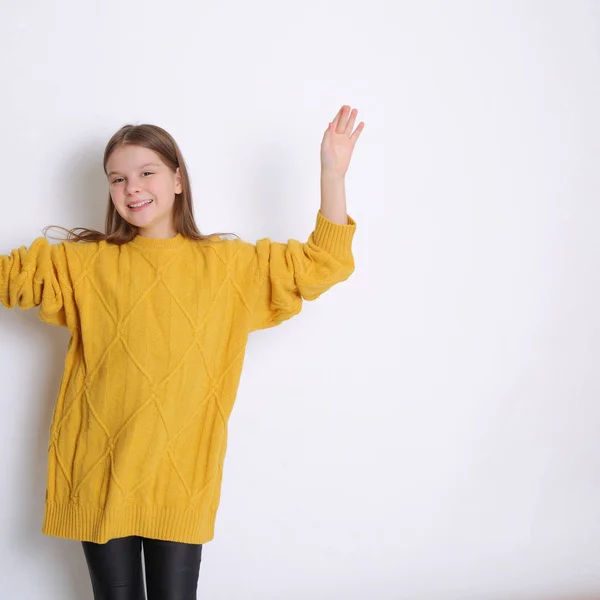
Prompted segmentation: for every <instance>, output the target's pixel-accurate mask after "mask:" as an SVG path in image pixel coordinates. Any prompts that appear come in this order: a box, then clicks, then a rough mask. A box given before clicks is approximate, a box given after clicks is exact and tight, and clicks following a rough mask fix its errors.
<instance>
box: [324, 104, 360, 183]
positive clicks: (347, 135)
mask: <svg viewBox="0 0 600 600" xmlns="http://www.w3.org/2000/svg"><path fill="white" fill-rule="evenodd" d="M357 114H358V110H357V109H356V108H353V109H352V110H350V107H349V106H348V105H347V104H344V106H342V108H340V110H339V111H338V113H337V115H336V116H335V117H334V119H333V121H332V122H331V123H329V127H327V129H326V130H325V134H324V135H323V141H322V142H321V170H322V171H323V172H324V173H326V174H331V175H334V176H338V177H344V176H345V175H346V171H348V167H349V166H350V158H351V157H352V152H353V151H354V146H355V144H356V140H358V137H359V135H360V134H361V132H362V130H363V129H364V127H365V124H364V123H363V122H362V121H361V122H360V123H359V124H358V127H357V128H356V129H355V130H354V131H352V129H353V127H354V123H355V121H356V115H357Z"/></svg>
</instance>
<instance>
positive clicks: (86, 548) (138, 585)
mask: <svg viewBox="0 0 600 600" xmlns="http://www.w3.org/2000/svg"><path fill="white" fill-rule="evenodd" d="M82 545H83V552H84V554H85V559H86V561H87V565H88V570H89V572H90V577H91V579H92V589H93V590H94V600H146V595H145V593H144V581H143V575H142V557H141V550H142V540H141V538H139V537H137V536H129V537H123V538H115V539H112V540H109V541H108V542H106V544H95V543H93V542H82Z"/></svg>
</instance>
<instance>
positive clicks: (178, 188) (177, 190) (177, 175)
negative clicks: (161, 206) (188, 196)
mask: <svg viewBox="0 0 600 600" xmlns="http://www.w3.org/2000/svg"><path fill="white" fill-rule="evenodd" d="M181 192H183V185H182V183H181V171H180V170H179V167H177V169H176V170H175V193H176V194H181Z"/></svg>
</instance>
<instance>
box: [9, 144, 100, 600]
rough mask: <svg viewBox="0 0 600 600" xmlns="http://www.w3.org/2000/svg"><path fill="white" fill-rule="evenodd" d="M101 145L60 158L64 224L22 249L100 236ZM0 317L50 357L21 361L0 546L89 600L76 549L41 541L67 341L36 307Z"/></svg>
mask: <svg viewBox="0 0 600 600" xmlns="http://www.w3.org/2000/svg"><path fill="white" fill-rule="evenodd" d="M107 139H108V137H107ZM105 143H106V140H102V141H97V142H96V143H94V144H91V145H88V146H84V147H81V146H79V147H77V148H74V149H73V151H72V153H71V154H68V155H66V156H65V160H64V164H63V167H62V168H61V169H60V170H61V174H62V175H63V176H62V177H59V178H58V181H60V182H65V183H64V187H63V188H62V189H56V190H54V189H53V190H52V192H51V195H52V197H54V198H55V202H56V205H57V206H58V207H59V208H60V210H57V213H56V214H59V213H60V214H62V215H68V222H63V221H62V220H61V218H52V219H51V221H50V222H48V223H43V224H41V226H40V228H39V229H40V231H39V233H37V234H34V236H33V237H32V239H28V240H23V241H22V244H21V243H20V244H19V245H25V246H28V247H29V245H30V244H31V242H32V241H33V238H35V237H41V236H43V233H42V231H41V230H42V229H43V227H45V226H46V225H61V226H63V227H65V228H67V229H71V228H74V227H90V228H93V229H98V230H100V231H103V230H104V218H105V211H106V205H107V199H108V185H107V181H106V177H105V175H104V171H103V169H102V154H103V151H104V145H105ZM61 187H62V186H61ZM64 236H65V234H64V232H62V231H61V230H50V231H48V239H49V241H50V243H51V244H55V243H58V241H59V240H60V239H63V238H64ZM4 253H6V252H4ZM0 310H2V315H1V317H0V318H1V319H2V329H3V338H4V339H5V340H9V339H11V337H12V336H14V339H16V338H17V337H20V338H22V337H27V338H29V339H30V340H34V342H33V343H34V344H35V345H36V346H37V347H38V348H40V349H41V350H40V354H41V355H42V356H44V357H47V360H46V361H44V364H43V366H42V365H36V364H34V363H33V362H30V361H27V360H26V359H25V360H23V361H22V362H23V363H25V364H27V365H29V367H28V368H29V369H30V373H31V381H30V383H29V386H28V388H29V389H30V390H31V395H32V397H31V398H27V399H24V400H25V401H26V402H27V405H28V406H29V407H30V410H29V411H28V413H27V414H26V416H25V417H24V419H23V420H24V422H23V423H21V428H22V429H21V431H19V432H17V433H16V434H15V441H16V444H15V459H14V461H13V463H12V464H11V473H10V474H9V479H10V480H11V482H12V489H13V492H14V494H13V496H12V498H13V502H14V504H13V507H15V508H18V512H17V511H15V512H14V513H13V514H12V515H11V518H10V519H6V520H7V522H8V526H7V529H6V532H7V538H5V540H4V543H5V544H6V547H7V548H10V550H11V553H12V554H13V555H14V556H15V557H17V556H19V555H20V556H23V560H22V561H18V562H20V563H21V564H26V563H29V564H30V563H31V561H32V560H34V561H38V562H39V563H43V564H45V565H51V566H52V568H51V569H49V571H50V572H52V574H53V575H52V582H50V581H48V582H46V581H40V582H39V585H40V586H41V587H44V588H45V587H47V586H49V585H51V586H52V587H58V588H61V587H63V588H64V589H65V590H68V594H67V595H64V596H63V597H64V598H65V600H71V599H72V600H76V599H77V600H79V599H80V598H88V597H90V596H91V593H92V588H91V583H90V578H89V574H88V570H87V564H86V562H85V557H84V554H83V551H82V548H81V543H80V542H79V541H77V540H66V539H61V538H55V537H50V536H45V535H43V534H42V532H41V528H42V523H43V516H44V502H45V493H46V476H47V457H48V443H49V430H50V423H51V419H52V413H53V411H54V406H55V402H56V398H57V396H58V391H59V387H60V382H61V379H62V375H63V370H64V359H65V355H66V352H67V346H68V343H69V339H70V334H69V331H68V330H67V329H66V328H63V327H57V326H52V325H47V324H46V323H42V322H41V321H40V320H39V317H38V311H39V309H38V308H33V309H31V310H27V311H23V310H20V309H17V308H15V309H13V310H10V311H9V310H5V309H4V307H0ZM25 358H26V357H25Z"/></svg>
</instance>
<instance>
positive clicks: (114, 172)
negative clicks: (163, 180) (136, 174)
mask: <svg viewBox="0 0 600 600" xmlns="http://www.w3.org/2000/svg"><path fill="white" fill-rule="evenodd" d="M144 167H160V165H157V164H156V163H146V164H145V165H142V166H141V167H138V169H143V168H144ZM117 173H118V171H111V172H110V173H109V174H108V177H110V176H111V175H116V174H117Z"/></svg>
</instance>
